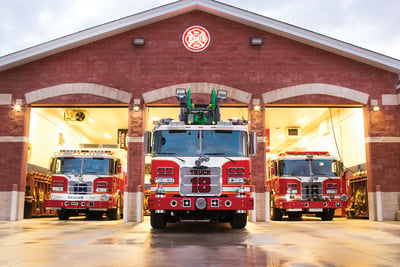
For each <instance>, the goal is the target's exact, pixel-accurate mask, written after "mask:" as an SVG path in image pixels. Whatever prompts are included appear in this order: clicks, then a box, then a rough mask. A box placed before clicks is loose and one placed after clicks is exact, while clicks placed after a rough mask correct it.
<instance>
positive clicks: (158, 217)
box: [150, 210, 167, 229]
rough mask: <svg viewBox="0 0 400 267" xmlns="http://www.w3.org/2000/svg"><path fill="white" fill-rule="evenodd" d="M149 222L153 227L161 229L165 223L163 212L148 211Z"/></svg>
mask: <svg viewBox="0 0 400 267" xmlns="http://www.w3.org/2000/svg"><path fill="white" fill-rule="evenodd" d="M150 224H151V227H153V228H154V229H163V228H165V226H166V225H167V221H166V219H165V213H155V211H154V210H152V211H150Z"/></svg>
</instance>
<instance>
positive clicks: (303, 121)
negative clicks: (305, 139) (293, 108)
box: [296, 116, 307, 124]
mask: <svg viewBox="0 0 400 267" xmlns="http://www.w3.org/2000/svg"><path fill="white" fill-rule="evenodd" d="M306 120H307V119H306V117H303V116H301V117H299V118H297V120H296V123H298V124H303V123H305V122H306Z"/></svg>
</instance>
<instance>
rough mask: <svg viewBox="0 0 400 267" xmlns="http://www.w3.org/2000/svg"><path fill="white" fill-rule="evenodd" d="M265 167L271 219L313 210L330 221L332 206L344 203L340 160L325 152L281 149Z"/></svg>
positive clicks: (345, 203) (335, 207) (310, 212)
mask: <svg viewBox="0 0 400 267" xmlns="http://www.w3.org/2000/svg"><path fill="white" fill-rule="evenodd" d="M267 168H268V170H267V186H268V188H269V189H270V212H271V219H272V220H281V219H282V216H283V215H287V216H288V217H289V218H291V219H299V218H301V217H302V214H315V215H316V216H318V217H321V219H322V220H323V221H330V220H332V219H333V217H334V214H335V209H338V208H344V207H346V205H347V200H348V196H347V194H346V185H345V180H344V176H343V164H342V162H340V161H339V160H338V159H337V158H336V157H333V156H330V155H329V153H328V152H321V151H302V152H297V151H289V152H286V153H281V154H279V155H278V156H277V157H274V158H271V159H270V160H268V161H267Z"/></svg>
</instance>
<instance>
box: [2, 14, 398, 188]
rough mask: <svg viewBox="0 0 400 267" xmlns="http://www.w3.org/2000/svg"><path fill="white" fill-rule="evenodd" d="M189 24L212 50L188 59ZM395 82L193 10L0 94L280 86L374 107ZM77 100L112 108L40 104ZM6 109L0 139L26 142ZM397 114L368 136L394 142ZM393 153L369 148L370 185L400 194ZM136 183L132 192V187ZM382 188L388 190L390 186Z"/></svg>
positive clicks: (18, 75)
mask: <svg viewBox="0 0 400 267" xmlns="http://www.w3.org/2000/svg"><path fill="white" fill-rule="evenodd" d="M192 25H201V26H203V27H205V28H206V29H207V30H208V31H209V33H210V35H211V43H210V45H209V47H208V48H207V49H206V50H205V51H203V52H199V53H192V52H190V51H188V50H187V49H185V48H184V46H183V44H182V41H181V38H182V33H183V32H184V30H185V29H186V28H187V27H189V26H192ZM134 36H138V37H144V38H145V39H146V45H145V46H144V47H134V46H133V45H132V38H133V37H134ZM251 37H262V38H263V40H264V44H263V45H262V46H261V47H253V46H250V45H249V40H250V38H251ZM397 80H398V77H397V75H396V74H394V73H390V72H388V71H384V70H381V69H378V68H375V67H372V66H369V65H366V64H363V63H360V62H357V61H353V60H351V59H347V58H344V57H341V56H338V55H335V54H332V53H329V52H326V51H323V50H320V49H318V48H314V47H310V46H308V45H305V44H301V43H298V42H295V41H292V40H289V39H285V38H283V37H280V36H277V35H274V34H270V33H268V32H263V31H260V30H258V29H254V28H251V27H248V26H245V25H242V24H239V23H236V22H233V21H229V20H225V19H222V18H219V17H216V16H212V15H210V14H207V13H203V12H200V11H194V12H190V13H188V14H185V15H181V16H177V17H175V18H171V19H168V20H165V21H162V22H158V23H154V24H151V25H147V26H144V27H141V28H138V29H135V30H131V31H128V32H125V33H122V34H118V35H116V36H113V37H110V38H107V39H104V40H100V41H97V42H93V43H91V44H88V45H85V46H81V47H78V48H75V49H71V50H69V51H65V52H61V53H59V54H56V55H54V56H49V57H47V58H43V59H41V60H37V61H35V62H32V63H29V64H25V65H22V66H19V67H16V68H14V69H10V70H7V71H3V72H0V81H1V83H0V93H12V94H13V99H16V98H22V99H23V98H24V94H25V93H27V92H31V91H33V90H38V89H41V88H45V87H48V86H54V85H58V84H63V83H75V82H76V83H96V84H101V85H105V86H109V87H113V88H117V89H120V90H124V91H128V92H130V93H132V94H133V98H141V95H142V93H143V92H147V91H150V90H154V89H157V88H161V87H164V86H168V85H173V84H179V83H188V82H212V83H219V84H224V85H227V86H231V87H234V88H237V89H240V90H243V91H248V92H251V93H252V94H253V97H254V98H261V94H262V93H264V92H267V91H270V90H274V89H278V88H282V87H287V86H292V85H297V84H303V83H327V84H333V85H338V86H343V87H347V88H351V89H354V90H358V91H361V92H364V93H368V94H370V96H371V99H378V100H379V99H381V94H395V93H396V91H395V85H396V83H397ZM77 101H78V102H79V103H80V104H83V103H90V104H114V103H115V102H114V101H112V100H108V99H105V98H101V97H95V96H92V95H82V96H79V97H76V96H62V97H57V98H53V99H48V100H42V101H40V104H54V103H57V104H73V103H77ZM280 103H285V104H304V103H305V104H310V103H324V104H325V103H326V104H349V103H351V101H349V100H343V99H341V98H335V97H327V96H320V95H315V96H304V97H296V98H292V99H286V100H284V101H280ZM6 109H9V107H0V119H2V123H1V126H0V135H1V136H8V135H17V136H21V135H23V120H21V118H13V117H11V116H9V111H8V110H6ZM398 114H399V110H398V107H396V108H395V109H394V110H391V111H386V110H383V112H382V113H381V115H379V116H381V117H380V118H379V119H378V118H375V116H378V115H373V116H371V124H370V126H369V128H368V129H367V130H368V131H370V135H371V136H389V135H390V136H398V132H399V131H398V130H399V115H398ZM130 129H131V130H132V131H131V132H130V135H131V136H141V135H142V129H141V127H140V125H136V123H135V122H132V123H131V125H130ZM139 144H140V145H139ZM0 145H1V146H2V149H1V151H2V153H4V152H3V151H6V153H7V154H9V153H8V151H12V153H16V154H18V156H19V157H20V155H21V153H22V152H21V151H17V150H18V149H17V148H16V144H8V143H2V144H0ZM139 146H141V143H133V144H131V147H130V148H129V155H130V156H131V157H133V158H134V159H135V160H136V159H138V158H141V160H143V157H142V156H140V155H141V147H140V148H139ZM381 146H384V147H386V148H387V149H383V150H385V151H384V152H385V153H380V154H376V152H377V151H378V150H379V149H380V147H381ZM396 146H398V144H396ZM392 147H393V148H394V146H390V145H386V144H379V145H377V144H373V145H371V147H370V152H369V156H370V157H371V162H370V164H372V166H371V170H372V173H371V174H372V175H373V177H374V178H373V179H375V180H377V179H384V180H385V181H391V184H392V185H394V188H396V190H397V191H400V190H399V187H400V182H399V181H398V180H399V179H397V180H396V179H395V177H396V175H397V173H398V171H396V170H393V169H387V168H383V167H382V166H381V165H382V164H383V161H384V163H385V166H386V165H392V166H394V165H395V164H398V161H399V155H398V154H396V153H393V154H392V155H391V156H390V155H389V156H388V158H382V155H386V153H387V152H386V150H390V148H392ZM139 151H140V152H139ZM397 151H398V148H397ZM397 153H398V152H397ZM380 162H382V163H380ZM136 168H138V167H136V166H133V165H132V166H130V167H129V170H130V172H133V171H135V172H136V171H141V170H139V169H136ZM258 168H260V167H258ZM0 169H2V170H7V171H6V173H5V175H4V176H3V177H4V178H3V179H5V181H11V180H13V179H14V178H12V177H14V174H13V173H9V172H10V171H8V169H9V164H8V161H7V160H4V159H2V161H0ZM3 172H4V171H1V173H2V175H3ZM378 173H379V175H378ZM381 177H384V178H381ZM397 177H398V176H397ZM137 181H139V180H136V182H134V183H133V184H130V186H132V187H134V186H135V184H136V183H137ZM259 186H261V184H259ZM2 188H3V187H2ZM383 188H384V189H385V190H391V189H390V188H389V187H383ZM391 188H393V187H391ZM4 189H5V188H3V189H1V190H4Z"/></svg>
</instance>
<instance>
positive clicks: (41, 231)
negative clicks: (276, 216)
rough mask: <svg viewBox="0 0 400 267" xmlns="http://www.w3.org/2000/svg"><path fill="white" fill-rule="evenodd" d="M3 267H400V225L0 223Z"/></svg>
mask: <svg viewBox="0 0 400 267" xmlns="http://www.w3.org/2000/svg"><path fill="white" fill-rule="evenodd" d="M0 242H1V243H0V244H1V245H0V266H31V267H34V266H57V267H63V266H68V267H72V266H100V267H101V266H293V267H300V266H330V267H331V266H332V267H333V266H400V222H374V221H369V220H347V219H344V218H335V219H334V220H333V221H330V222H326V221H320V220H318V219H312V218H308V219H307V218H306V219H303V220H302V221H280V222H271V223H250V222H249V223H248V224H247V227H246V228H245V229H234V230H233V229H231V228H230V226H229V224H219V223H177V224H168V226H167V228H166V229H164V230H153V229H151V227H150V223H149V218H148V217H145V221H144V222H143V223H124V222H123V221H122V220H119V221H109V220H107V219H104V220H102V221H94V220H89V221H88V220H84V219H83V218H80V217H75V218H72V219H70V220H69V221H58V219H57V218H41V219H26V220H23V221H19V222H0Z"/></svg>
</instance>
